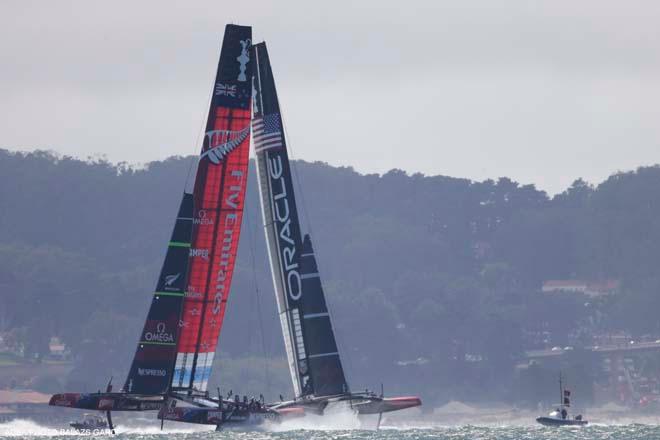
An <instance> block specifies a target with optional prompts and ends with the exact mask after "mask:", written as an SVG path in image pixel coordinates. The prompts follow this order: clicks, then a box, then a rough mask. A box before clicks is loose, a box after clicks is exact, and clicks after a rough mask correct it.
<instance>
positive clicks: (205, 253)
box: [190, 248, 209, 260]
mask: <svg viewBox="0 0 660 440" xmlns="http://www.w3.org/2000/svg"><path fill="white" fill-rule="evenodd" d="M190 256H191V257H201V258H202V259H203V260H208V259H209V250H208V249H197V248H190Z"/></svg>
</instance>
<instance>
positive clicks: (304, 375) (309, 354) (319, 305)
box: [252, 43, 348, 397]
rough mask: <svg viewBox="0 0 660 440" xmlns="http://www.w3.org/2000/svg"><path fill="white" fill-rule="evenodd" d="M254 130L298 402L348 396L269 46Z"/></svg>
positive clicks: (257, 89) (256, 50)
mask: <svg viewBox="0 0 660 440" xmlns="http://www.w3.org/2000/svg"><path fill="white" fill-rule="evenodd" d="M253 54H254V55H253V58H254V59H255V60H256V63H257V68H256V70H255V80H254V81H253V87H254V91H253V97H254V100H253V107H254V117H253V120H252V131H253V136H254V149H255V153H256V158H257V179H258V183H259V192H260V196H261V197H260V200H261V210H262V215H263V224H264V231H265V234H266V243H267V247H268V255H269V261H270V266H271V273H272V276H273V285H274V287H275V294H276V298H277V307H278V312H279V316H280V322H281V324H282V333H283V335H284V344H285V348H286V352H287V360H288V362H289V369H290V372H291V378H292V381H293V387H294V392H295V394H296V397H302V396H312V395H313V396H329V395H337V394H342V393H347V392H348V385H347V383H346V378H345V376H344V371H343V368H342V365H341V360H340V357H339V351H338V349H337V343H336V340H335V336H334V332H333V329H332V324H331V322H330V315H329V313H328V309H327V307H326V303H325V298H324V294H323V289H322V286H321V279H320V275H319V270H318V267H317V264H316V260H315V257H314V251H313V249H312V245H311V239H310V238H309V236H308V235H306V236H305V238H304V239H303V237H302V234H301V230H300V221H299V218H298V211H297V207H296V201H295V197H294V190H293V181H292V178H291V169H290V164H289V157H288V153H287V149H286V140H285V138H284V133H283V124H282V118H281V115H280V109H279V103H278V100H277V92H276V90H275V81H274V80H273V73H272V70H271V67H270V62H269V59H268V53H267V50H266V46H265V43H259V44H257V45H255V46H254V47H253Z"/></svg>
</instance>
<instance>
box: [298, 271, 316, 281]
mask: <svg viewBox="0 0 660 440" xmlns="http://www.w3.org/2000/svg"><path fill="white" fill-rule="evenodd" d="M318 277H319V273H318V272H314V273H303V274H301V275H300V279H301V280H307V279H309V278H318Z"/></svg>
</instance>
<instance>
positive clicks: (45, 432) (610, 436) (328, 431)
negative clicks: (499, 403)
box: [0, 420, 660, 440]
mask: <svg viewBox="0 0 660 440" xmlns="http://www.w3.org/2000/svg"><path fill="white" fill-rule="evenodd" d="M313 423H314V422H313ZM317 428H320V429H313V427H307V428H306V429H301V427H300V426H282V425H278V426H277V427H275V426H273V427H270V428H268V429H267V430H265V431H260V432H236V431H224V432H214V431H209V430H208V428H202V429H200V428H195V427H188V426H184V427H181V425H177V426H176V427H169V428H168V427H167V426H166V429H165V430H164V431H160V430H159V429H158V427H156V426H150V427H142V428H140V427H125V428H123V429H122V428H119V429H118V432H117V435H116V436H110V435H98V436H95V437H100V438H108V439H109V438H113V439H117V440H129V439H130V440H165V439H167V440H207V439H213V440H344V439H357V440H426V439H429V440H431V439H432V440H558V439H567V440H572V439H575V440H596V439H599V440H600V439H607V440H615V439H616V440H619V439H621V440H660V425H648V424H639V423H632V424H621V425H593V426H588V427H582V428H546V427H541V426H536V425H532V424H530V425H526V426H506V425H500V426H470V425H467V426H454V427H434V428H394V427H391V426H390V427H388V426H385V427H384V429H381V430H380V431H375V430H368V429H332V427H329V426H320V425H319V426H317ZM44 437H48V438H49V440H51V439H52V440H59V439H62V440H64V439H69V438H71V439H73V440H80V439H81V437H84V436H83V435H80V434H71V433H69V432H63V431H62V430H60V429H57V428H52V427H45V426H41V425H39V424H37V423H34V422H32V421H27V420H17V421H13V422H9V423H4V424H0V439H2V440H4V439H6V440H18V439H26V440H28V439H29V440H32V439H35V440H37V439H41V438H44Z"/></svg>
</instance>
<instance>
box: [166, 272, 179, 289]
mask: <svg viewBox="0 0 660 440" xmlns="http://www.w3.org/2000/svg"><path fill="white" fill-rule="evenodd" d="M180 276H181V272H179V273H177V274H174V275H167V276H166V277H165V286H166V287H172V284H174V283H175V282H176V280H178V279H179V277H180Z"/></svg>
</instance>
